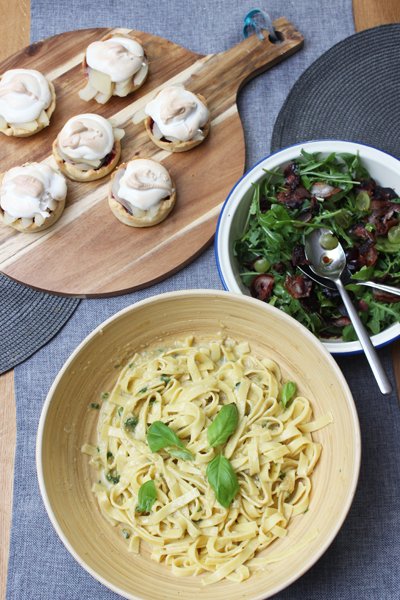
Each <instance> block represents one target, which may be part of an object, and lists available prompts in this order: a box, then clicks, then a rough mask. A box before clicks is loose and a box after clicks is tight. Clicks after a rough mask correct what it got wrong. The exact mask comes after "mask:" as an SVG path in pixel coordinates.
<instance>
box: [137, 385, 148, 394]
mask: <svg viewBox="0 0 400 600" xmlns="http://www.w3.org/2000/svg"><path fill="white" fill-rule="evenodd" d="M146 392H147V386H146V387H144V388H142V389H141V390H139V391H138V394H145V393H146Z"/></svg>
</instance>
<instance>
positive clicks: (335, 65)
mask: <svg viewBox="0 0 400 600" xmlns="http://www.w3.org/2000/svg"><path fill="white" fill-rule="evenodd" d="M399 48H400V24H394V25H383V26H380V27H374V28H373V29H368V30H366V31H362V32H360V33H356V34H355V35H352V36H350V37H348V38H347V39H345V40H343V41H342V42H339V43H338V44H336V45H335V46H333V47H332V48H330V50H328V51H327V52H325V53H324V54H323V55H322V56H321V57H320V58H318V59H317V60H316V61H315V62H314V63H313V64H312V65H311V66H310V67H309V68H308V69H307V70H306V71H305V72H304V73H303V75H301V77H300V78H299V79H298V80H297V82H296V83H295V85H294V86H293V88H292V90H291V91H290V93H289V96H288V97H287V99H286V101H285V103H284V105H283V107H282V108H281V111H280V113H279V115H278V118H277V120H276V123H275V126H274V130H273V134H272V140H271V151H276V150H279V149H281V148H285V147H287V146H290V145H291V144H295V143H299V142H304V141H307V140H316V139H339V140H351V141H356V142H362V143H364V144H370V145H372V146H376V147H377V148H380V149H381V150H385V151H386V152H389V153H390V154H393V155H395V156H397V157H400V135H399V131H400V101H399V98H400V59H399Z"/></svg>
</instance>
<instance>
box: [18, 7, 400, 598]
mask: <svg viewBox="0 0 400 600" xmlns="http://www.w3.org/2000/svg"><path fill="white" fill-rule="evenodd" d="M31 4H32V39H33V40H37V39H39V38H41V37H45V36H49V35H52V34H54V33H58V32H61V31H65V30H69V29H72V28H76V27H93V26H127V27H133V28H137V29H142V30H145V31H146V30H147V31H151V32H152V33H154V34H158V35H161V36H164V37H166V38H170V39H171V40H173V41H175V42H177V43H181V44H183V45H184V46H186V47H188V48H190V49H192V50H194V51H197V52H201V53H209V52H215V51H221V50H225V49H227V48H228V47H230V46H231V45H233V44H235V43H236V42H238V41H239V40H240V38H241V28H242V23H243V17H244V15H245V14H246V12H247V11H248V10H250V9H251V8H253V4H252V2H247V1H246V2H243V1H239V0H232V1H228V0H215V1H214V2H203V3H201V2H194V1H192V0H190V1H186V2H183V1H178V0H171V1H170V2H168V3H167V2H152V1H150V0H142V1H141V2H138V1H137V0H134V1H133V2H132V1H128V0H121V1H119V2H104V1H94V0H90V1H88V2H82V1H79V2H78V1H77V0H68V1H67V0H58V1H57V2H54V3H53V2H50V0H47V1H45V0H32V3H31ZM262 8H264V9H267V10H269V12H270V13H271V15H272V17H273V18H276V17H278V16H281V15H285V16H286V17H288V18H289V19H291V20H292V21H293V22H294V23H295V24H296V25H297V27H298V28H299V29H300V30H301V31H302V32H303V33H304V35H305V37H306V44H305V48H304V50H302V51H301V52H299V53H298V54H296V55H295V56H293V57H292V58H290V59H288V60H287V61H285V62H283V63H282V64H281V65H279V66H278V67H276V68H275V69H273V70H271V71H269V72H267V73H265V74H263V75H261V76H259V77H258V78H257V79H255V80H253V81H252V82H251V83H249V84H248V85H247V86H246V87H245V88H244V90H243V91H242V92H241V95H240V98H239V109H240V113H241V116H242V120H243V124H244V127H245V134H246V146H247V164H248V165H251V164H252V163H254V162H255V161H257V160H259V159H260V158H262V157H263V156H264V155H266V154H267V153H268V151H269V143H270V137H271V132H272V127H273V123H274V120H275V118H276V115H277V113H278V111H279V109H280V107H281V105H282V104H283V101H284V99H285V97H286V95H287V93H288V91H289V90H290V88H291V86H292V85H293V84H294V82H295V80H296V78H297V77H298V76H299V75H300V74H301V73H302V71H303V70H304V69H305V68H306V67H307V66H308V65H309V64H310V63H311V62H312V61H313V60H315V59H316V58H317V57H318V56H319V55H320V54H321V53H322V52H323V51H325V50H326V49H327V48H329V47H330V46H331V45H333V44H334V43H335V42H337V41H339V40H341V39H343V38H345V37H347V36H348V35H350V34H351V33H353V19H352V8H351V0H336V1H335V2H332V1H331V0H320V1H319V2H312V1H311V0H303V1H302V2H301V1H298V0H287V1H286V2H279V1H278V0H270V1H269V2H268V4H264V5H263V6H262ZM189 287H192V288H199V287H209V288H220V287H221V285H220V282H219V279H218V275H217V271H216V267H215V261H214V257H213V253H212V250H211V249H209V250H208V251H206V252H205V253H204V254H203V256H201V257H200V258H199V259H198V260H197V261H196V262H194V263H193V264H192V265H190V266H189V267H187V268H186V269H185V270H183V271H181V272H180V273H178V274H177V275H175V276H174V277H171V278H170V279H168V280H167V281H165V282H163V283H161V284H159V285H156V286H153V287H152V288H149V289H147V290H145V291H141V292H137V293H134V294H130V295H127V296H122V297H119V298H112V299H108V300H106V299H102V300H86V301H82V302H81V304H80V306H79V307H78V309H77V311H76V312H75V314H74V316H73V317H72V318H71V320H70V321H69V322H68V323H67V325H66V326H65V327H64V329H63V331H62V332H61V334H60V335H58V336H57V337H56V338H54V339H53V340H52V341H51V342H50V343H49V344H48V345H47V346H45V347H44V348H42V349H41V350H40V351H39V352H37V353H36V354H35V355H34V356H33V357H32V358H31V359H30V360H28V361H27V362H26V363H24V364H23V365H22V366H20V367H18V368H17V369H16V375H15V378H16V398H17V421H18V431H17V453H16V467H15V481H14V511H13V527H12V536H11V550H10V563H9V577H8V592H7V598H8V600H27V599H36V598H40V599H41V600H76V599H78V598H79V599H80V600H93V599H95V598H96V599H98V600H111V598H117V596H116V595H115V594H113V593H112V592H110V591H108V590H107V589H106V588H104V587H102V586H101V585H100V584H99V583H97V582H96V581H95V580H94V579H92V578H91V577H90V575H88V574H87V573H86V572H85V571H83V570H82V569H81V568H80V567H79V566H78V564H77V563H76V562H75V561H74V559H73V558H72V557H71V556H70V555H69V554H68V552H67V550H65V548H64V547H63V545H62V543H61V542H60V541H59V539H58V538H57V536H56V534H55V532H54V531H53V528H52V526H51V525H50V522H49V520H48V518H47V515H46V513H45V510H44V507H43V504H42V501H41V499H40V496H39V490H38V487H37V482H36V474H35V465H34V446H35V437H36V429H37V424H38V419H39V414H40V410H41V406H42V403H43V400H44V398H45V395H46V393H47V391H48V389H49V386H50V384H51V382H52V380H53V378H54V376H55V375H56V373H57V371H58V369H59V368H60V367H61V365H62V364H63V362H64V361H65V359H66V358H67V356H68V355H69V354H70V353H71V351H72V350H73V349H74V348H75V347H76V346H77V344H78V343H79V342H80V341H81V340H82V339H83V338H84V337H85V336H86V334H87V333H89V332H90V331H91V330H92V329H93V328H94V327H95V326H96V325H97V324H98V323H100V322H101V321H103V320H104V319H105V318H107V317H108V316H110V315H111V314H113V313H114V312H116V311H117V310H119V309H120V308H123V307H125V306H127V305H129V304H131V303H133V302H136V301H137V300H139V299H141V298H144V297H148V296H150V295H153V294H155V293H158V292H161V291H167V290H172V289H181V288H189ZM381 354H382V357H383V359H384V360H385V363H386V366H387V367H388V368H389V367H390V365H389V363H390V360H389V354H388V352H387V351H383V352H381ZM341 366H342V368H343V370H344V372H345V375H346V376H347V378H348V380H349V382H350V385H351V387H352V390H353V393H354V395H355V399H356V402H357V405H358V408H359V413H360V418H361V425H362V432H363V442H364V456H363V464H362V472H361V479H360V485H359V488H358V492H357V495H356V498H355V502H354V504H353V507H352V509H351V512H350V515H349V517H348V519H347V520H346V522H345V525H344V526H343V528H342V530H341V532H340V533H339V535H338V536H337V538H336V540H335V541H334V543H333V544H332V546H331V547H330V549H329V550H328V551H327V552H326V554H325V555H324V556H323V557H322V558H321V559H320V561H319V562H318V563H317V564H316V565H315V566H314V567H313V568H312V569H311V570H310V571H309V572H308V573H307V574H306V575H305V576H303V577H302V578H301V579H300V580H298V581H297V582H296V583H295V584H293V585H292V586H291V587H290V588H288V589H287V590H285V591H284V592H281V593H280V594H279V595H278V596H277V598H279V599H280V600H295V599H297V598H305V599H307V600H328V599H332V600H350V599H351V600H361V599H364V598H368V599H371V600H395V599H398V598H399V597H400V588H399V582H398V577H397V572H396V571H397V566H398V556H399V550H400V541H399V540H400V530H399V519H398V507H397V497H398V481H399V480H400V472H399V464H400V463H399V461H398V456H399V455H400V445H399V441H398V436H396V431H397V432H398V431H399V430H400V427H399V411H398V407H397V402H396V398H395V396H394V395H392V396H391V397H390V398H382V397H380V396H379V395H378V392H377V391H376V387H375V385H374V383H373V381H372V378H371V376H370V373H369V371H368V368H367V366H366V363H365V360H364V358H363V357H356V358H351V359H347V360H346V361H341ZM392 376H393V373H392ZM330 493H335V490H327V494H330ZM244 598H245V596H244ZM168 600H170V599H168Z"/></svg>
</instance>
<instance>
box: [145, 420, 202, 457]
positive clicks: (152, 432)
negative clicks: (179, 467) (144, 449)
mask: <svg viewBox="0 0 400 600" xmlns="http://www.w3.org/2000/svg"><path fill="white" fill-rule="evenodd" d="M147 443H148V445H149V448H150V450H151V451H152V452H158V451H159V450H162V449H163V448H165V449H166V450H167V452H169V453H170V454H171V455H172V456H177V457H178V458H182V459H183V460H193V454H192V453H191V452H190V451H189V450H186V448H185V445H184V443H183V442H182V440H181V439H180V438H179V437H178V436H177V435H176V433H175V431H173V430H172V429H170V428H169V427H168V425H166V424H165V423H163V422H162V421H154V423H152V424H151V425H150V427H149V428H148V430H147ZM178 449H182V451H181V452H180V453H179V454H178ZM189 457H190V458H189Z"/></svg>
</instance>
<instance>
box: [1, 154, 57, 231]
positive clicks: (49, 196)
mask: <svg viewBox="0 0 400 600" xmlns="http://www.w3.org/2000/svg"><path fill="white" fill-rule="evenodd" d="M66 195H67V184H66V181H65V178H64V176H63V175H62V174H61V173H60V172H59V171H56V170H55V169H53V168H51V167H49V165H46V164H44V163H26V164H25V165H22V166H20V167H13V168H12V169H10V170H9V171H6V172H5V173H4V174H3V175H2V176H1V178H0V220H1V221H2V223H3V224H4V225H10V226H11V227H13V228H14V229H17V230H18V231H23V232H26V233H35V232H37V231H42V230H43V229H47V228H48V227H50V226H51V225H53V223H55V222H56V221H57V220H58V219H59V218H60V216H61V214H62V212H63V210H64V206H65V198H66Z"/></svg>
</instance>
